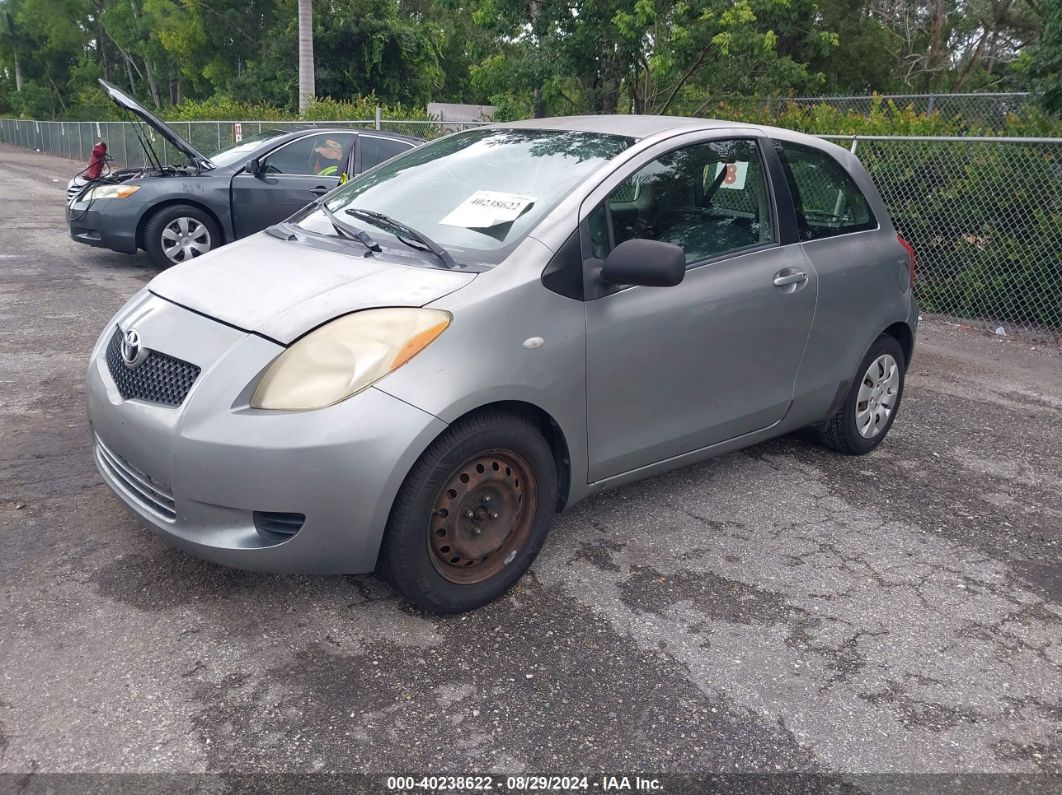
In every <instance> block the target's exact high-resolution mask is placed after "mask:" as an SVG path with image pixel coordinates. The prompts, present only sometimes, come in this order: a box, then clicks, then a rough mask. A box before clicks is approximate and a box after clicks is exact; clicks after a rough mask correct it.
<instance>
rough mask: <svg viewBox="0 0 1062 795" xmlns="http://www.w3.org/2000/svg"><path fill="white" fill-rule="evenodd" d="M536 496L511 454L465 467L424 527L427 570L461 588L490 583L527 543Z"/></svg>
mask: <svg viewBox="0 0 1062 795" xmlns="http://www.w3.org/2000/svg"><path fill="white" fill-rule="evenodd" d="M537 492H538V489H537V484H536V482H535V476H534V474H533V472H532V471H531V467H530V466H529V465H528V463H527V461H525V460H524V459H523V457H522V456H520V455H518V454H517V453H515V452H513V451H512V450H491V451H487V452H485V453H480V454H477V455H475V456H473V457H472V458H470V459H468V460H467V461H465V462H464V463H463V464H462V465H461V466H459V467H458V468H457V469H456V470H455V471H454V472H453V474H452V475H451V476H450V478H449V480H448V481H447V482H446V484H445V485H444V486H443V488H442V489H441V490H440V491H439V494H438V496H437V497H436V498H435V504H434V506H433V509H432V514H431V518H430V520H429V522H428V546H429V550H430V554H431V563H432V566H434V567H435V570H436V571H437V572H438V573H439V574H440V575H442V576H443V577H445V578H446V579H447V580H449V581H450V582H453V583H458V584H461V585H469V584H472V583H477V582H483V581H484V580H488V579H490V578H491V577H493V576H494V575H495V574H497V573H498V572H499V571H501V570H502V569H503V568H505V567H506V566H507V565H508V564H509V563H511V562H512V560H513V558H515V557H516V554H517V552H519V551H520V549H521V547H523V546H524V545H525V544H526V543H527V539H528V538H529V536H530V535H531V526H532V523H533V521H534V517H535V510H536V494H537Z"/></svg>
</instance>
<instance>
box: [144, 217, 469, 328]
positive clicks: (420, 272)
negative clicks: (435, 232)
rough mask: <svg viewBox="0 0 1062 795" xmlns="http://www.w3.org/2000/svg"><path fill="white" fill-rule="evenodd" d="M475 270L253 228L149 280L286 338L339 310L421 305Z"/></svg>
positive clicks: (189, 301)
mask: <svg viewBox="0 0 1062 795" xmlns="http://www.w3.org/2000/svg"><path fill="white" fill-rule="evenodd" d="M475 276H476V274H474V273H457V272H454V271H446V270H438V269H435V268H422V267H417V266H415V265H407V264H402V263H400V262H394V261H391V262H389V261H388V260H387V259H386V255H384V256H380V255H377V256H374V257H362V256H352V255H350V254H344V253H339V252H335V251H327V250H324V249H318V248H313V247H311V246H306V245H301V244H298V243H289V242H286V241H284V240H280V239H277V238H275V237H272V236H270V235H268V234H265V233H261V232H260V233H259V234H257V235H252V236H251V237H248V238H244V239H243V240H240V241H237V242H236V243H232V244H230V245H227V246H225V247H224V248H221V249H219V250H217V251H215V252H211V253H210V254H207V255H205V256H203V257H196V258H195V259H193V260H190V261H189V262H187V263H184V264H181V265H176V266H174V267H172V268H170V269H169V270H167V271H164V272H163V273H161V274H159V275H158V276H156V277H155V278H154V279H153V280H152V281H151V283H150V284H149V285H148V289H149V290H150V291H151V292H153V293H154V294H155V295H158V296H160V297H162V298H165V299H167V300H169V301H172V302H173V303H175V304H179V305H181V306H183V307H186V308H188V309H191V310H194V311H196V312H199V313H201V314H204V315H207V316H209V317H212V318H214V319H216V320H220V321H221V322H223V323H228V324H229V325H230V326H235V327H236V328H239V329H243V330H244V331H250V332H254V333H256V334H260V335H262V336H263V337H268V338H269V339H271V340H274V341H276V342H278V343H280V344H281V345H287V344H289V343H291V342H293V341H294V340H296V339H297V338H299V337H300V336H302V335H303V334H305V333H306V332H307V331H310V330H311V329H313V328H316V327H317V326H319V325H321V324H322V323H325V322H327V321H329V320H332V319H333V318H335V317H339V316H340V315H345V314H349V313H350V312H356V311H358V310H360V309H372V308H375V307H385V306H424V305H425V304H428V303H431V302H432V301H435V300H437V299H439V298H442V297H443V296H444V295H447V294H448V293H452V292H453V291H454V290H457V289H460V288H461V287H464V286H465V285H466V284H468V283H469V282H471V281H472V280H473V279H474V278H475Z"/></svg>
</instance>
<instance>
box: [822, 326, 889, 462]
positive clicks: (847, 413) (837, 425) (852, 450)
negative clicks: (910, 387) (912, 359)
mask: <svg viewBox="0 0 1062 795" xmlns="http://www.w3.org/2000/svg"><path fill="white" fill-rule="evenodd" d="M882 356H891V357H892V359H893V361H894V362H895V363H896V366H897V375H898V381H899V384H898V386H897V387H896V388H895V389H894V390H893V392H892V393H891V394H885V395H883V396H882V399H881V400H880V405H882V406H886V405H887V406H888V407H889V408H890V411H889V414H888V417H887V418H886V419H885V420H884V422H883V423H881V427H880V429H879V430H877V432H876V433H875V434H874V435H873V436H871V437H870V438H868V437H866V436H864V435H863V434H862V433H860V431H859V425H858V424H857V417H858V416H859V413H860V409H861V408H865V407H866V404H861V403H860V401H859V390H860V388H861V387H862V386H863V383H864V378H866V377H867V376H868V371H869V370H870V367H871V364H872V363H875V362H877V361H878V360H879V359H880V358H881V357H882ZM906 370H907V363H906V362H905V360H904V355H903V348H902V347H901V346H900V343H899V342H897V341H896V338H895V337H890V336H888V335H886V334H882V335H881V336H880V337H878V338H877V339H876V340H874V344H873V345H871V346H870V350H868V351H867V353H866V356H864V357H863V360H862V361H861V362H860V363H859V369H858V370H857V371H856V372H855V374H854V377H853V379H852V386H851V387H850V388H849V390H848V394H847V395H845V399H844V402H843V403H842V404H841V407H840V408H839V409H838V410H837V413H836V414H834V415H833V416H832V417H830V418H829V419H828V420H826V422H824V423H823V424H822V425H821V426H819V427H818V428H817V431H818V434H817V435H818V440H819V442H820V443H822V444H823V445H825V446H826V447H829V448H830V449H832V450H837V451H838V452H841V453H844V454H845V455H866V454H867V453H869V452H870V451H871V450H873V449H874V448H875V447H877V446H878V445H879V444H881V443H882V441H883V440H884V439H885V437H886V436H887V435H888V433H889V429H890V428H891V427H892V423H893V422H894V421H895V420H896V414H897V413H898V412H899V410H900V401H901V400H902V399H903V387H904V380H905V375H906Z"/></svg>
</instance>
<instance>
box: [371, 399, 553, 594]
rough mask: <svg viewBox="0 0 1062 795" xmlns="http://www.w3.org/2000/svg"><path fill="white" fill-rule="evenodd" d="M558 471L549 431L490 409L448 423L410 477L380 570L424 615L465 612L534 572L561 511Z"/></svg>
mask: <svg viewBox="0 0 1062 795" xmlns="http://www.w3.org/2000/svg"><path fill="white" fill-rule="evenodd" d="M557 483H558V469H557V460H556V458H555V457H554V451H553V449H552V448H551V447H550V445H549V443H548V442H547V441H546V438H545V436H544V435H543V433H542V429H541V426H539V425H538V424H537V422H536V421H535V420H534V418H530V417H528V416H527V415H526V414H515V413H511V412H508V411H503V410H500V409H484V410H482V411H480V412H478V413H476V414H473V415H470V416H468V417H464V418H462V419H460V420H458V421H457V422H454V423H453V424H452V425H450V426H449V427H448V428H447V429H446V430H445V431H443V432H442V433H441V434H439V436H438V437H437V438H436V439H435V441H433V442H432V443H431V444H430V445H429V446H428V448H427V449H426V450H425V451H424V452H423V453H421V455H420V458H418V459H417V461H416V463H415V464H414V465H413V467H412V468H411V469H410V471H409V473H408V474H407V475H406V479H405V480H404V481H403V483H402V487H401V488H400V489H399V491H398V494H397V495H396V497H395V501H394V504H393V505H392V507H391V515H390V516H389V517H388V520H387V530H386V532H385V533H384V537H383V539H382V544H381V548H380V569H381V571H382V572H383V573H384V574H385V575H386V576H388V577H389V578H390V579H391V581H392V582H393V583H394V584H395V586H396V587H397V588H398V590H399V591H400V592H401V593H402V595H403V596H405V597H406V598H407V599H409V600H410V601H411V602H412V603H413V604H415V605H416V606H417V607H420V608H422V609H424V610H430V611H432V612H433V613H440V614H447V613H460V612H463V611H465V610H473V609H475V608H477V607H482V606H483V605H485V604H487V603H488V602H490V601H492V600H494V599H497V598H498V597H499V596H501V595H502V594H503V593H505V592H506V591H507V590H508V589H509V588H511V587H512V586H513V585H514V584H515V583H516V581H517V580H519V579H520V577H521V576H522V575H523V574H524V572H526V571H527V570H528V568H529V567H530V566H531V563H532V561H534V559H535V556H536V555H538V552H539V550H540V549H542V543H543V541H545V538H546V535H547V534H548V533H549V528H550V525H551V524H552V523H553V516H554V515H555V513H556V511H557Z"/></svg>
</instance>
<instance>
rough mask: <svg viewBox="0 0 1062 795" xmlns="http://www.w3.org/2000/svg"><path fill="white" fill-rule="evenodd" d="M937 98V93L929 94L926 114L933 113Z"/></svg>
mask: <svg viewBox="0 0 1062 795" xmlns="http://www.w3.org/2000/svg"><path fill="white" fill-rule="evenodd" d="M936 100H937V95H936V94H930V95H929V100H928V101H927V102H926V115H927V116H928V115H930V114H932V113H933V105H935V104H936Z"/></svg>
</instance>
